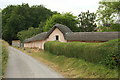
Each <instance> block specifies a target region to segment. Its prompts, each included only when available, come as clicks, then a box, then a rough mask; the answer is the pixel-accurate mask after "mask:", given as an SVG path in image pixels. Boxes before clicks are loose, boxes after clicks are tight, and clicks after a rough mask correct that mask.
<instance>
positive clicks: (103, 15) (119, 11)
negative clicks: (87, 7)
mask: <svg viewBox="0 0 120 80" xmlns="http://www.w3.org/2000/svg"><path fill="white" fill-rule="evenodd" d="M99 4H100V6H99V8H98V10H97V16H98V19H97V21H98V23H99V25H101V24H102V25H103V26H106V25H108V24H112V23H115V22H116V21H117V20H118V19H117V18H118V17H120V1H119V2H106V1H105V0H102V1H100V2H99Z"/></svg>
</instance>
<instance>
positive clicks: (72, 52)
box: [45, 39, 120, 68]
mask: <svg viewBox="0 0 120 80" xmlns="http://www.w3.org/2000/svg"><path fill="white" fill-rule="evenodd" d="M119 43H120V42H119ZM45 50H46V51H49V52H50V53H52V54H55V55H64V56H66V57H74V58H80V59H83V60H85V61H89V62H92V63H95V64H103V65H106V66H108V67H109V68H117V64H118V63H117V62H116V61H115V60H114V59H112V56H116V57H117V56H118V39H117V40H112V41H109V42H105V43H81V42H70V43H61V42H47V43H45Z"/></svg>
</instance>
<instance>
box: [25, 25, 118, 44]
mask: <svg viewBox="0 0 120 80" xmlns="http://www.w3.org/2000/svg"><path fill="white" fill-rule="evenodd" d="M56 28H58V29H59V30H60V31H61V32H62V33H63V35H64V37H65V39H66V40H69V41H108V40H112V39H117V38H118V32H72V31H71V30H70V29H69V28H68V27H67V26H64V25H61V24H56V25H54V26H53V27H52V28H51V29H50V30H49V31H48V32H43V33H40V34H38V35H36V36H34V37H32V38H28V39H26V40H25V41H24V42H31V41H37V40H45V39H47V38H48V37H49V35H50V34H51V33H52V32H53V31H54V30H55V29H56Z"/></svg>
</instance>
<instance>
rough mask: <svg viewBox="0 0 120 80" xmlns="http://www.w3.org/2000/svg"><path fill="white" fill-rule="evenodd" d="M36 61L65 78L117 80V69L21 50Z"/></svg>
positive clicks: (32, 50)
mask: <svg viewBox="0 0 120 80" xmlns="http://www.w3.org/2000/svg"><path fill="white" fill-rule="evenodd" d="M18 49H19V50H22V51H23V52H25V53H26V54H28V55H30V56H32V57H33V58H35V59H36V60H38V61H40V62H43V63H45V64H46V65H48V66H50V67H51V68H53V69H54V70H56V71H57V72H59V73H61V74H62V75H63V76H65V77H66V78H118V70H117V69H109V68H107V67H106V66H104V65H101V64H93V63H90V62H87V61H84V60H82V59H78V58H68V57H65V56H62V55H61V56H57V55H54V54H51V53H49V52H46V51H42V50H40V51H39V50H37V49H29V48H26V49H25V50H24V49H21V48H18Z"/></svg>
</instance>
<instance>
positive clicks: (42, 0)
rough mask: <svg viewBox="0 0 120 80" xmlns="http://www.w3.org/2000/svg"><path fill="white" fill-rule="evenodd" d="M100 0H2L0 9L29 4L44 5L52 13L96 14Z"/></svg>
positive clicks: (0, 0)
mask: <svg viewBox="0 0 120 80" xmlns="http://www.w3.org/2000/svg"><path fill="white" fill-rule="evenodd" d="M99 1H100V0H0V8H2V9H3V8H5V7H6V6H7V5H10V4H13V5H14V4H22V3H28V4H29V5H31V6H32V5H40V4H43V5H44V6H45V7H47V8H48V9H51V10H52V11H58V12H60V13H62V12H72V13H73V14H75V15H78V14H79V13H80V12H81V11H87V10H90V11H92V12H95V11H96V10H97V8H98V2H99Z"/></svg>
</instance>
